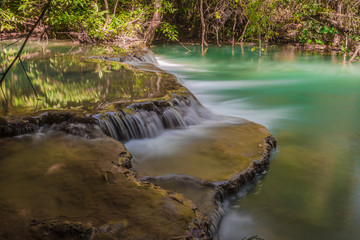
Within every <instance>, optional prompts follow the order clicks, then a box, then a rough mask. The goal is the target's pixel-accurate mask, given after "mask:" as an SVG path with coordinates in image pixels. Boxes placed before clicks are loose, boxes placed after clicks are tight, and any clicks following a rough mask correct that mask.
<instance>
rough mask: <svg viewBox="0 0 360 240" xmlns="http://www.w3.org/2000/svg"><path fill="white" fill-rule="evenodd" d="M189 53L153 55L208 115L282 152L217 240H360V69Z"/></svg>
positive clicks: (265, 55)
mask: <svg viewBox="0 0 360 240" xmlns="http://www.w3.org/2000/svg"><path fill="white" fill-rule="evenodd" d="M189 48H190V49H191V50H192V51H191V52H187V50H185V49H184V48H182V47H181V46H168V45H167V46H157V47H156V48H154V51H155V53H156V54H157V56H158V61H159V64H160V66H161V67H162V68H164V69H166V70H168V71H170V72H172V73H174V74H176V75H177V76H178V77H179V78H180V79H181V81H182V83H183V84H184V85H185V86H186V87H188V88H189V89H190V90H191V91H192V92H193V93H194V94H195V95H196V96H197V97H198V98H199V100H200V101H201V102H202V104H203V105H204V106H205V107H208V108H209V109H211V110H212V111H213V112H215V113H219V114H224V115H230V116H237V117H244V118H247V119H249V120H252V121H255V122H258V123H261V124H263V125H265V126H266V127H267V128H268V129H269V130H270V131H271V132H272V134H273V135H274V136H275V137H276V139H277V141H278V145H279V151H278V152H277V153H276V154H275V156H274V158H273V160H272V162H271V166H270V170H269V172H268V173H267V175H266V176H265V177H264V178H263V179H262V180H261V181H259V183H258V184H257V185H256V186H255V187H254V188H251V190H249V191H248V193H247V194H246V195H245V196H243V195H244V194H243V193H239V196H237V197H234V198H232V199H229V200H228V201H226V202H225V203H224V208H225V210H226V215H225V217H224V218H223V220H222V223H221V225H220V231H219V236H218V238H219V239H220V240H233V239H242V238H244V237H251V236H253V235H257V236H259V237H261V238H264V239H358V237H359V235H360V228H359V227H358V226H360V178H359V177H360V148H359V145H360V77H359V76H360V67H359V64H356V63H355V64H345V65H344V64H342V58H341V57H336V56H330V55H328V56H324V55H320V54H311V53H306V52H300V51H297V50H295V49H293V48H291V47H273V48H271V49H268V50H267V51H266V52H261V53H260V52H259V51H258V49H252V47H246V46H244V47H241V46H236V47H235V48H232V47H231V46H223V47H220V48H217V47H211V48H209V49H208V51H207V52H206V54H204V55H202V54H201V51H200V47H198V46H190V47H189ZM241 196H243V197H241Z"/></svg>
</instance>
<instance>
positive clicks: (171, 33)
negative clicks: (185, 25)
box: [159, 22, 179, 41]
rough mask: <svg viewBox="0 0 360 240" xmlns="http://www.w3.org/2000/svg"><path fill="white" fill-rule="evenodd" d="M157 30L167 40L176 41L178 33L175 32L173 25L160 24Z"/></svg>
mask: <svg viewBox="0 0 360 240" xmlns="http://www.w3.org/2000/svg"><path fill="white" fill-rule="evenodd" d="M159 30H160V31H161V32H162V34H163V35H164V36H165V37H167V38H168V39H170V40H172V41H175V40H177V37H178V34H179V33H178V31H176V26H175V25H171V24H170V23H167V22H162V24H161V28H160V29H159Z"/></svg>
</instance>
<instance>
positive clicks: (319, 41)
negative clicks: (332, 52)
mask: <svg viewBox="0 0 360 240" xmlns="http://www.w3.org/2000/svg"><path fill="white" fill-rule="evenodd" d="M315 42H316V43H317V44H321V45H325V44H324V43H323V42H322V41H321V40H319V39H315Z"/></svg>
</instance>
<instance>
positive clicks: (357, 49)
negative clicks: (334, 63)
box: [349, 44, 360, 62]
mask: <svg viewBox="0 0 360 240" xmlns="http://www.w3.org/2000/svg"><path fill="white" fill-rule="evenodd" d="M359 51H360V44H359V45H358V46H357V48H356V50H355V52H354V54H353V55H352V57H351V58H350V60H349V62H353V61H354V60H355V58H356V56H357V55H358V53H359Z"/></svg>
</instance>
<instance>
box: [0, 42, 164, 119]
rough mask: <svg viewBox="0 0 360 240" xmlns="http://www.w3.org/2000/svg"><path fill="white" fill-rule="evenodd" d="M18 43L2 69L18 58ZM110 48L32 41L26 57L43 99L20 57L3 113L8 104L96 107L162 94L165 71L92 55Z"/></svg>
mask: <svg viewBox="0 0 360 240" xmlns="http://www.w3.org/2000/svg"><path fill="white" fill-rule="evenodd" d="M3 45H5V43H4V42H3V43H2V46H3ZM18 48H19V46H12V47H10V48H7V49H5V50H4V51H3V52H1V55H0V72H1V71H4V70H5V69H6V67H7V66H8V64H9V63H10V61H12V60H13V58H14V56H15V54H16V53H17V50H18ZM104 53H107V52H106V49H104V48H103V47H96V46H87V47H86V46H77V45H71V44H69V43H67V42H64V43H61V42H50V43H49V44H44V43H41V42H40V43H37V42H33V43H29V44H28V45H27V46H26V48H25V50H24V53H23V56H22V59H23V63H24V65H25V68H26V69H27V73H28V75H29V77H30V79H31V82H32V83H33V85H34V87H35V89H36V91H37V92H38V95H39V98H41V100H40V101H37V98H36V95H35V93H34V91H33V90H32V88H31V85H30V84H29V82H28V80H27V79H26V75H25V73H24V71H23V70H22V69H21V65H20V64H19V63H16V64H15V65H14V66H13V68H12V70H11V71H10V72H9V74H8V76H7V77H6V79H5V81H4V83H3V85H2V86H3V89H4V92H5V95H6V98H7V99H8V100H9V101H8V102H6V101H4V98H3V96H1V101H2V104H1V105H0V111H1V112H2V114H3V113H4V111H6V110H8V111H10V112H12V113H14V112H19V111H22V112H24V111H25V112H29V111H34V110H45V109H54V108H55V109H71V108H78V109H82V110H92V109H94V108H96V107H98V106H99V105H101V104H103V103H106V102H111V101H132V100H134V99H143V98H149V97H158V96H160V95H161V94H162V92H161V86H162V80H163V79H162V78H161V73H158V76H157V75H156V74H149V73H147V72H144V71H134V70H132V69H131V68H126V67H124V66H123V65H122V64H119V63H116V62H109V61H99V60H95V59H88V58H87V56H89V55H96V54H104ZM164 81H165V80H164Z"/></svg>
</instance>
